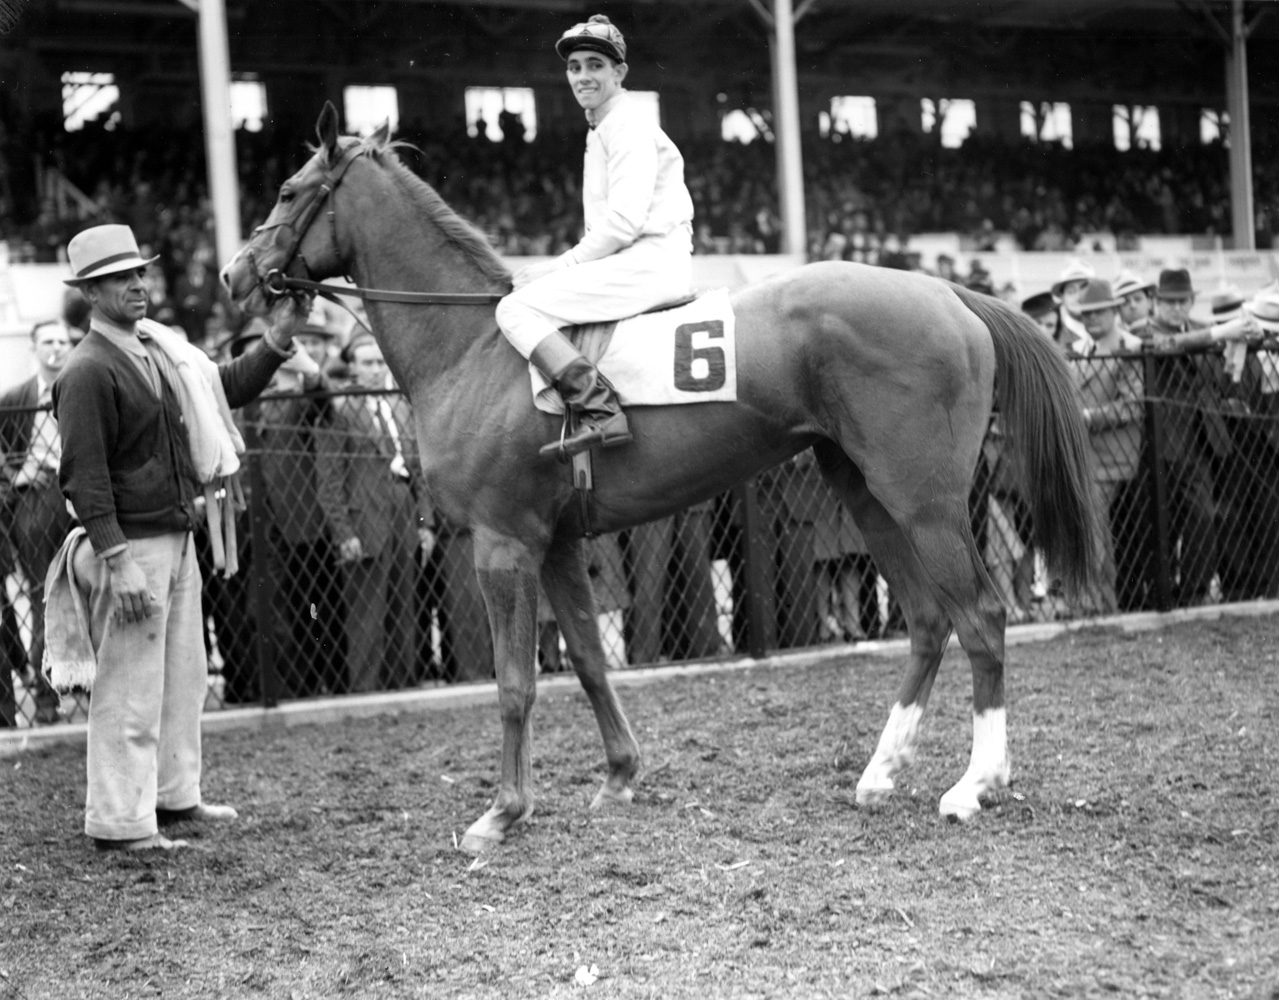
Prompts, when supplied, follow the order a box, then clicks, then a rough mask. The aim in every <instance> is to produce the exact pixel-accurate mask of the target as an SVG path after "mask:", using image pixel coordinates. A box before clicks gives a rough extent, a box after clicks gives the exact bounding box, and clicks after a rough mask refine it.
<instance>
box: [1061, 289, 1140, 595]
mask: <svg viewBox="0 0 1279 1000" xmlns="http://www.w3.org/2000/svg"><path fill="white" fill-rule="evenodd" d="M1122 302H1123V300H1122V299H1120V298H1119V296H1118V295H1117V294H1116V293H1115V292H1114V291H1112V289H1111V287H1110V284H1109V282H1106V281H1101V280H1099V279H1093V280H1092V281H1090V282H1088V285H1087V287H1086V288H1085V289H1084V291H1083V294H1082V295H1081V296H1080V297H1079V300H1078V302H1077V303H1076V306H1075V308H1076V310H1077V311H1078V313H1079V317H1080V319H1081V320H1082V321H1083V324H1084V328H1085V330H1086V331H1087V332H1088V340H1087V341H1085V342H1081V347H1082V350H1081V351H1080V355H1081V357H1080V359H1079V360H1078V361H1077V362H1076V364H1075V368H1076V370H1077V372H1078V374H1079V393H1080V397H1081V399H1082V400H1083V404H1084V410H1083V413H1084V422H1085V424H1087V426H1088V440H1089V443H1090V444H1091V445H1092V451H1093V477H1094V481H1095V483H1096V484H1097V503H1098V507H1097V509H1098V510H1100V511H1104V512H1105V514H1106V516H1105V517H1104V518H1099V519H1098V531H1099V537H1098V538H1097V539H1096V541H1095V544H1096V547H1097V550H1098V551H1099V552H1100V554H1101V572H1100V574H1099V578H1098V581H1097V584H1096V587H1095V589H1094V592H1093V593H1092V594H1090V595H1089V603H1090V604H1091V607H1090V608H1088V610H1089V611H1091V612H1093V613H1098V614H1113V613H1115V612H1116V611H1117V610H1118V608H1119V602H1118V598H1117V596H1116V550H1117V549H1119V548H1122V549H1123V550H1124V552H1125V561H1127V553H1128V551H1129V550H1130V549H1131V543H1132V541H1133V539H1132V530H1131V526H1130V525H1128V524H1117V523H1116V522H1115V512H1116V504H1115V501H1116V498H1117V496H1118V494H1119V491H1120V490H1121V489H1122V488H1123V487H1124V485H1125V484H1127V483H1129V482H1131V481H1132V480H1133V479H1134V477H1135V476H1136V475H1137V471H1138V469H1139V468H1140V463H1141V439H1142V421H1143V419H1144V411H1143V409H1142V399H1143V397H1144V395H1145V391H1144V388H1143V384H1142V371H1141V361H1140V359H1133V358H1131V357H1122V356H1120V355H1123V354H1125V353H1128V352H1132V351H1136V350H1139V349H1140V348H1141V341H1140V340H1139V339H1138V338H1137V337H1135V336H1133V335H1132V334H1130V333H1128V332H1127V331H1126V330H1125V329H1124V328H1123V326H1122V325H1121V324H1120V322H1119V309H1120V306H1121V305H1122Z"/></svg>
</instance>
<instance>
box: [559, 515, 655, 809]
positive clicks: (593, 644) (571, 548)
mask: <svg viewBox="0 0 1279 1000" xmlns="http://www.w3.org/2000/svg"><path fill="white" fill-rule="evenodd" d="M542 586H543V587H544V588H545V590H546V596H547V599H548V600H549V601H550V602H551V607H552V609H554V611H555V620H556V622H558V623H559V626H560V631H561V632H563V633H564V643H565V645H567V646H568V652H569V656H570V658H571V659H572V661H573V670H574V671H575V672H576V673H577V679H578V680H579V681H580V682H581V684H582V689H583V690H584V691H585V692H586V697H587V698H589V699H590V702H591V708H592V709H594V710H595V720H596V722H597V723H599V727H600V735H601V736H602V737H603V738H604V756H605V758H606V759H607V760H608V777H606V778H605V779H604V787H602V788H601V789H600V790H599V792H598V793H596V795H595V800H594V801H593V802H592V803H591V808H592V809H597V808H599V807H600V806H603V805H607V804H609V803H613V802H619V803H623V804H626V803H629V802H630V801H631V798H632V797H633V794H634V793H633V792H632V791H631V780H632V779H633V778H634V777H635V774H636V772H637V771H638V770H639V765H640V753H639V745H638V744H637V743H636V742H635V736H634V735H633V734H632V733H631V726H630V723H629V722H627V721H626V714H625V713H624V712H623V711H622V705H621V703H620V702H619V701H618V700H617V694H616V693H615V692H614V691H613V685H612V684H610V683H609V680H608V672H607V670H606V668H605V660H604V644H603V642H602V640H601V639H600V629H599V619H598V618H597V617H596V614H595V597H594V594H593V593H592V591H591V581H590V577H589V576H588V575H587V571H586V556H585V553H584V551H583V542H582V540H581V539H578V538H573V539H561V538H557V539H556V540H555V541H554V542H552V543H551V547H550V549H549V550H548V551H547V554H546V561H545V562H544V563H543V564H542Z"/></svg>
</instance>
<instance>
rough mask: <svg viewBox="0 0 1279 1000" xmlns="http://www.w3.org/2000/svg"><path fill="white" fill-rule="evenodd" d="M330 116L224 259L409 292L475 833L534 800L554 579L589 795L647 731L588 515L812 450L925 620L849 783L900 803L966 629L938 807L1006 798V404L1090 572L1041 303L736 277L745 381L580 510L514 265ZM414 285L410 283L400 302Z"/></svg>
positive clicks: (405, 318)
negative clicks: (468, 686)
mask: <svg viewBox="0 0 1279 1000" xmlns="http://www.w3.org/2000/svg"><path fill="white" fill-rule="evenodd" d="M316 134H317V136H318V138H319V145H318V146H315V147H312V150H313V153H312V155H311V157H310V159H309V160H308V162H307V163H306V164H305V165H304V166H303V167H302V168H301V170H299V171H298V172H297V173H296V174H294V175H293V176H292V177H290V178H289V179H288V180H287V181H285V182H284V184H283V185H282V186H281V188H280V192H279V197H278V200H277V201H276V203H275V205H274V207H273V208H272V211H271V213H270V215H269V217H268V218H267V220H266V222H265V223H264V224H263V225H261V226H260V227H258V228H257V229H256V230H254V232H253V234H252V235H251V237H250V239H249V240H248V242H247V243H246V245H245V246H244V247H243V248H242V249H241V251H240V252H239V253H238V254H237V255H236V256H235V257H234V258H233V259H232V260H231V261H230V262H228V263H227V265H226V266H225V267H224V268H223V270H222V280H223V281H224V283H225V285H226V288H227V290H228V291H229V293H230V295H231V298H232V299H233V300H234V301H235V302H237V303H239V304H240V305H242V306H243V307H244V308H245V309H246V310H248V311H250V312H257V313H261V312H265V311H267V310H268V309H269V308H270V307H271V306H272V304H273V300H274V299H275V298H276V297H277V296H278V295H279V294H281V293H282V290H284V289H287V288H288V287H289V281H294V282H299V281H300V282H303V283H305V282H308V281H316V280H322V279H324V278H327V277H335V276H347V277H349V278H350V280H352V281H353V282H354V283H355V284H356V286H359V287H361V288H370V289H374V290H378V289H394V290H404V292H405V293H408V294H406V295H404V296H397V295H392V294H384V293H381V292H379V293H378V294H372V293H370V294H369V295H368V296H366V298H367V300H368V301H367V317H368V321H369V324H370V326H371V329H372V331H373V334H374V336H375V337H376V339H377V340H378V342H379V343H380V345H381V347H382V349H383V352H384V354H385V356H386V359H387V362H388V364H389V366H390V369H391V372H392V374H393V375H394V377H395V380H396V382H397V383H398V384H399V386H400V387H401V389H402V390H403V391H404V392H406V393H407V394H408V396H409V399H410V401H411V404H412V408H413V413H414V415H415V426H416V430H417V440H418V443H419V446H420V450H421V462H422V468H423V472H424V475H425V480H426V482H427V484H428V487H429V490H430V494H431V497H432V499H433V501H434V503H435V504H436V506H437V508H438V509H439V510H440V511H441V512H442V513H443V514H444V516H446V517H447V518H449V519H450V520H452V521H453V522H455V523H456V524H458V525H465V526H467V527H469V528H470V529H471V532H472V536H473V539H474V549H475V568H476V572H477V575H478V578H479V583H480V587H481V590H482V592H483V595H484V599H485V604H486V606H487V612H488V618H489V625H490V628H491V632H492V637H493V653H494V670H495V674H496V678H497V686H498V692H499V697H498V702H499V711H500V715H501V721H502V752H501V779H500V784H499V787H498V791H497V793H496V795H495V796H494V798H493V801H492V803H491V805H490V807H489V808H488V810H487V811H486V812H485V813H484V814H483V815H481V816H480V817H479V818H478V819H476V820H475V821H474V822H473V823H472V824H471V826H470V827H469V828H468V829H467V831H466V833H465V835H464V837H463V838H462V841H461V843H460V845H459V846H460V847H461V849H462V850H464V851H466V852H468V853H473V854H478V853H482V852H484V851H487V850H489V849H491V848H493V847H494V846H495V845H497V844H499V843H501V842H502V841H503V840H504V839H505V838H506V836H507V835H508V834H510V833H511V832H512V830H513V828H516V827H517V826H518V825H519V824H521V823H522V822H523V821H525V820H526V819H528V817H529V816H530V814H531V813H532V811H533V808H534V796H533V790H532V787H531V774H532V756H531V735H530V734H531V729H530V727H531V718H532V710H533V706H534V702H535V700H536V693H537V692H536V665H535V637H536V621H535V619H536V612H537V600H538V596H537V595H538V581H539V580H540V582H541V584H542V587H543V588H544V591H545V594H546V596H547V598H548V599H549V601H550V604H551V606H552V608H553V610H554V613H555V617H556V619H557V622H558V624H559V626H560V629H561V630H562V633H563V636H564V640H565V643H566V645H567V648H568V650H569V654H570V656H571V659H572V664H573V668H574V670H575V671H576V674H577V677H578V679H579V682H580V683H581V685H582V688H583V690H584V691H585V693H586V695H587V697H588V699H589V701H590V704H591V707H592V708H593V710H594V714H595V717H596V721H597V723H598V725H599V730H600V734H601V736H602V738H603V743H604V754H605V758H606V760H607V774H606V776H605V779H604V783H603V785H602V787H601V788H600V789H599V791H598V793H597V794H596V796H595V798H594V800H593V801H592V803H591V806H592V808H600V807H602V806H606V805H609V804H613V803H616V804H626V803H629V802H630V801H631V800H632V797H633V794H634V792H633V788H632V783H633V781H634V779H635V777H636V775H637V772H638V769H639V766H640V750H639V747H638V744H637V743H636V740H635V736H634V735H633V733H632V731H631V727H630V724H629V723H628V721H627V718H626V715H625V713H624V712H623V709H622V706H621V704H620V702H619V700H618V698H617V696H616V694H615V692H614V689H613V686H612V684H611V683H610V681H609V677H608V674H607V672H606V668H605V659H604V651H603V646H602V643H601V639H600V634H599V630H598V626H597V622H596V616H595V613H594V607H593V599H592V594H591V586H590V582H589V580H588V577H587V571H586V563H585V560H584V555H583V537H584V535H585V533H586V531H587V530H588V527H593V528H594V530H596V531H599V532H607V531H614V530H617V529H621V528H625V527H629V526H633V525H637V524H640V523H643V522H645V521H649V520H652V519H655V518H659V517H663V516H666V515H668V514H671V513H673V512H675V511H678V510H680V509H682V508H684V507H686V506H688V505H690V504H692V503H695V502H698V501H701V500H704V499H706V498H709V497H712V496H714V495H716V494H718V493H720V492H722V491H723V490H725V489H727V488H729V487H731V486H732V485H733V484H735V483H738V482H740V481H743V480H745V479H746V478H748V477H749V476H752V475H754V474H756V473H757V472H760V471H762V470H765V469H767V468H769V467H771V466H773V465H776V464H778V463H780V462H782V461H785V460H787V459H789V458H791V457H793V456H795V455H796V454H798V453H799V452H801V451H803V450H805V449H808V448H811V449H812V450H813V452H814V455H815V457H816V461H817V463H818V466H819V468H820V471H821V474H822V475H823V476H824V478H825V480H826V481H827V482H828V483H829V484H830V486H831V487H832V488H833V489H834V491H835V492H836V493H837V494H838V496H839V497H840V498H841V499H842V501H843V502H844V503H846V504H847V505H848V506H849V508H850V509H851V512H852V514H853V516H854V518H855V520H856V522H857V524H858V526H859V527H860V528H861V531H862V533H863V535H864V536H865V539H866V543H867V545H868V546H869V549H870V553H871V555H872V557H873V558H874V561H875V564H876V566H877V567H878V569H879V570H880V572H881V573H882V574H883V575H884V576H885V577H886V578H887V580H888V581H889V584H890V586H891V588H892V591H893V593H894V594H895V595H897V597H898V599H899V601H900V604H901V607H902V610H903V612H904V615H905V619H906V624H907V628H908V632H909V636H910V657H909V663H908V666H907V667H906V669H905V671H904V673H903V675H902V678H901V681H900V686H899V688H898V691H897V696H896V701H895V703H894V704H893V705H892V707H891V710H890V712H889V717H888V721H887V723H886V725H885V728H884V730H883V733H882V735H881V737H880V739H879V742H878V745H877V746H876V748H875V750H874V752H873V754H872V755H871V757H870V760H869V762H868V763H867V765H866V768H865V770H864V772H863V773H862V775H861V778H860V780H859V781H858V784H857V793H856V801H857V803H858V805H859V807H862V806H864V807H873V806H875V805H878V804H880V803H882V802H883V801H885V799H886V798H887V797H888V796H889V795H891V793H892V792H893V788H894V782H895V781H896V780H897V778H898V776H899V774H900V772H901V771H902V770H903V769H904V768H905V767H906V766H907V765H909V764H910V763H911V762H912V761H913V759H914V756H915V751H916V745H917V739H918V733H919V726H920V720H921V717H922V714H923V711H924V708H925V706H926V704H927V701H928V697H929V694H930V692H931V690H932V686H933V681H934V679H935V677H936V675H937V671H938V668H939V666H940V663H941V659H942V654H943V652H944V651H945V649H946V647H947V644H948V642H949V639H950V636H951V634H952V632H955V633H957V634H958V639H959V642H960V644H961V645H962V647H963V649H964V651H965V652H966V654H967V656H968V659H969V662H970V666H971V670H972V690H973V695H972V702H973V706H972V710H973V740H972V755H971V758H970V762H969V764H968V768H967V770H966V771H965V772H964V773H963V774H962V775H961V776H960V778H959V780H958V781H957V782H956V783H955V784H954V786H953V787H951V788H950V789H949V790H947V791H946V792H945V793H944V794H943V795H942V796H941V799H940V802H939V811H940V813H941V814H942V815H943V816H945V817H947V818H950V819H955V820H967V819H970V818H972V817H973V816H975V815H977V814H978V813H979V812H980V811H981V810H982V808H983V804H987V805H989V804H990V803H992V802H1000V801H1005V800H1006V799H1007V798H1008V796H1009V795H1011V772H1010V764H1009V758H1008V749H1007V723H1006V709H1005V696H1004V629H1005V619H1006V614H1005V609H1004V607H1003V605H1002V603H1001V601H1000V599H999V598H998V596H997V594H996V592H995V589H994V587H993V584H992V583H991V580H990V578H989V576H988V575H987V572H986V569H985V566H984V564H983V561H982V558H981V555H980V554H979V552H978V551H977V547H976V544H975V541H974V538H973V534H972V528H971V525H970V520H969V509H968V499H969V491H970V487H971V484H972V481H973V478H974V474H975V469H976V467H977V464H978V458H979V452H980V450H981V447H982V441H983V438H984V436H985V434H986V432H987V428H988V425H989V422H990V419H991V414H992V410H993V409H996V408H997V412H998V418H999V421H1000V425H1001V427H1002V429H1003V431H1004V433H1005V435H1006V439H1007V441H1008V443H1009V446H1010V450H1011V451H1012V452H1013V453H1014V454H1015V456H1016V459H1017V463H1016V464H1017V467H1018V468H1019V469H1020V472H1021V476H1020V479H1021V482H1022V484H1023V487H1024V497H1025V499H1026V502H1027V504H1028V506H1029V508H1030V510H1031V513H1032V516H1033V521H1034V526H1035V530H1036V533H1037V537H1036V544H1037V545H1038V546H1039V547H1040V548H1041V549H1042V550H1043V551H1044V553H1045V555H1046V557H1047V559H1048V561H1049V564H1050V565H1051V566H1053V567H1054V569H1055V571H1056V572H1057V573H1058V574H1059V576H1060V577H1061V578H1062V579H1063V580H1064V581H1065V582H1066V583H1067V585H1068V586H1069V587H1071V588H1072V589H1077V588H1079V587H1086V586H1088V585H1089V584H1090V582H1091V581H1092V580H1093V579H1094V578H1095V573H1096V547H1095V545H1094V543H1093V539H1094V526H1095V518H1096V512H1095V510H1094V501H1093V494H1092V486H1091V476H1090V471H1089V458H1088V454H1089V453H1088V443H1087V432H1086V430H1085V428H1084V424H1083V420H1082V414H1081V410H1080V404H1079V399H1078V394H1077V391H1076V389H1075V384H1074V381H1073V379H1072V377H1071V375H1070V372H1069V371H1068V369H1067V366H1066V363H1065V360H1064V358H1063V357H1062V356H1061V355H1060V353H1059V352H1058V351H1057V349H1056V347H1055V346H1054V345H1053V344H1052V343H1051V342H1050V341H1049V340H1048V339H1047V338H1045V337H1044V336H1043V335H1042V334H1041V333H1040V332H1039V331H1038V329H1037V327H1036V326H1035V325H1034V324H1033V323H1031V322H1030V321H1029V320H1028V319H1027V318H1026V317H1024V316H1023V315H1022V314H1020V313H1019V312H1018V311H1016V310H1015V309H1013V308H1012V307H1011V306H1009V305H1007V304H1005V303H1003V302H1001V301H998V300H996V299H994V298H992V297H989V296H984V295H981V294H979V293H975V292H972V291H969V290H967V289H964V288H962V287H960V286H958V285H955V284H951V283H949V282H945V281H942V280H940V279H938V278H935V277H932V276H929V275H922V274H914V273H909V272H905V271H898V270H890V269H884V268H875V267H869V266H865V265H860V264H854V263H847V262H818V263H811V264H806V265H802V266H799V267H796V268H794V269H792V270H789V271H787V272H784V273H782V274H781V275H777V276H774V277H770V278H768V279H765V280H763V281H760V282H758V283H755V284H751V285H749V286H747V287H745V288H742V289H740V290H738V291H737V292H735V293H734V294H733V295H732V296H731V298H730V301H731V304H732V307H733V310H734V313H735V315H736V338H737V399H736V401H735V402H715V403H702V404H696V405H691V406H690V405H674V406H652V407H632V408H630V411H629V416H630V421H631V429H632V432H633V434H634V441H633V442H632V443H630V444H628V445H626V446H624V447H620V448H615V449H610V450H606V451H599V452H596V453H595V455H594V470H593V471H594V508H593V510H594V513H593V516H592V517H591V521H592V524H591V525H589V526H588V525H587V524H586V523H585V519H586V515H585V514H584V512H583V509H582V505H581V504H580V502H579V500H578V497H577V496H576V493H575V489H574V484H573V482H572V476H571V473H570V472H569V471H568V467H567V466H566V465H564V464H562V463H561V462H558V461H556V460H555V459H554V458H544V457H541V456H540V455H539V454H538V449H539V446H540V445H542V444H544V443H545V442H546V441H548V440H552V439H554V437H555V436H556V435H557V434H558V433H559V428H558V418H557V417H555V416H553V415H551V414H546V413H542V412H540V411H538V410H537V409H535V407H534V403H533V398H532V390H531V388H530V381H529V373H528V368H527V365H526V362H525V361H524V359H523V358H522V357H520V356H519V355H518V354H517V353H516V351H515V350H514V349H513V348H512V347H510V346H509V345H508V343H507V342H506V339H505V338H504V337H503V336H502V334H501V332H500V330H499V329H498V327H497V324H496V322H495V319H494V308H493V305H492V303H493V301H495V300H496V299H497V298H498V297H500V296H501V295H502V294H505V293H506V292H508V291H509V290H510V289H511V287H512V277H511V272H510V271H509V269H508V267H507V266H506V264H505V263H504V262H503V261H502V259H501V258H500V257H498V256H497V254H496V253H495V252H494V251H493V249H492V248H491V246H490V245H489V243H488V241H487V240H486V239H485V237H484V236H483V234H482V233H480V232H479V230H478V229H476V228H475V227H474V226H472V225H471V224H470V223H468V222H466V221H465V220H463V219H462V218H461V217H460V216H458V215H457V213H455V212H454V211H453V210H452V209H451V208H450V207H449V206H448V205H446V204H445V203H444V201H443V199H441V198H440V196H439V195H438V193H437V192H436V191H435V190H434V189H433V188H432V187H431V186H430V185H429V184H427V183H426V182H425V181H423V180H422V179H421V178H419V177H418V176H417V175H416V174H414V173H413V172H412V171H411V170H410V169H409V168H408V167H407V166H406V165H405V164H404V163H403V162H401V159H400V156H399V155H398V149H399V148H401V147H403V146H404V145H406V144H404V143H401V142H398V141H393V140H392V139H391V137H390V130H389V128H388V127H387V126H383V127H382V128H380V129H378V130H377V131H375V132H374V133H373V134H372V135H371V136H369V137H367V138H365V139H359V138H356V137H352V136H343V135H340V134H339V130H338V122H337V115H336V112H335V111H334V109H333V107H332V106H331V105H326V106H325V108H324V110H323V111H322V112H321V114H320V116H319V119H318V121H317V123H316ZM321 211H323V212H324V217H323V218H324V219H325V220H327V221H318V220H320V219H321V215H320V213H321ZM294 287H298V286H297V285H296V284H295V285H294ZM431 292H443V294H442V295H441V296H440V299H441V300H442V304H439V303H437V304H430V305H423V304H420V303H421V301H423V300H427V301H432V302H434V301H435V299H433V298H432V297H431V296H430V295H428V294H425V293H431ZM485 293H488V294H485ZM414 294H417V296H418V299H419V302H418V303H414V302H411V301H402V299H405V298H409V299H411V298H412V297H413V296H414ZM471 297H474V298H471ZM664 363H665V364H670V361H669V360H665V361H664Z"/></svg>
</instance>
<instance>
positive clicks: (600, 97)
mask: <svg viewBox="0 0 1279 1000" xmlns="http://www.w3.org/2000/svg"><path fill="white" fill-rule="evenodd" d="M627 68H628V67H627V65H626V63H619V62H613V60H612V59H610V58H609V57H608V56H606V55H603V54H601V53H599V52H596V51H594V50H592V49H578V50H577V51H576V52H570V53H569V56H568V62H567V64H566V66H565V73H566V75H567V76H568V84H569V86H570V87H572V88H573V96H574V97H576V98H577V103H578V104H580V105H581V106H582V107H583V108H584V109H585V110H587V111H594V110H596V109H597V108H599V107H600V106H601V105H603V104H606V103H608V101H609V100H611V99H612V98H613V97H614V96H616V95H617V93H618V91H620V90H621V89H622V81H623V80H625V79H626V70H627Z"/></svg>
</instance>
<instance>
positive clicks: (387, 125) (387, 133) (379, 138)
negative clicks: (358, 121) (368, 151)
mask: <svg viewBox="0 0 1279 1000" xmlns="http://www.w3.org/2000/svg"><path fill="white" fill-rule="evenodd" d="M390 139H391V119H389V118H388V119H387V120H386V121H384V122H383V123H382V124H381V125H379V126H378V127H377V130H376V131H375V132H374V133H373V134H372V135H371V136H369V142H371V143H372V144H373V145H375V146H385V145H386V144H387V142H389V141H390Z"/></svg>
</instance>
